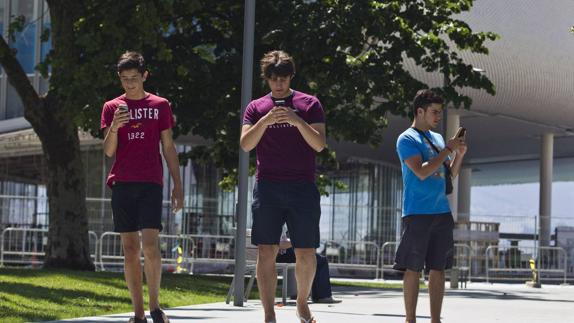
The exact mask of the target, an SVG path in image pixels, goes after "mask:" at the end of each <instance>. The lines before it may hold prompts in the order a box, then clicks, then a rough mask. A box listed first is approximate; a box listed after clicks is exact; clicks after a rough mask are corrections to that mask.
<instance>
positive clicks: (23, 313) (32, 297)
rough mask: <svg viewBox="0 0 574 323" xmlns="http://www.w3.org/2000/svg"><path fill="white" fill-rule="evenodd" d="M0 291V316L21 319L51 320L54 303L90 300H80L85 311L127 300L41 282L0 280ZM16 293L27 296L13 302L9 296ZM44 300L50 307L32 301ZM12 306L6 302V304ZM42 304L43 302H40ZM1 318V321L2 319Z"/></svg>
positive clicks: (103, 307)
mask: <svg viewBox="0 0 574 323" xmlns="http://www.w3.org/2000/svg"><path fill="white" fill-rule="evenodd" d="M0 294H3V295H2V296H1V297H2V302H1V304H0V318H7V317H19V318H21V319H23V320H25V321H38V320H42V321H45V320H53V319H56V318H58V316H55V314H50V312H53V311H54V310H55V309H54V307H56V306H64V307H65V306H66V305H67V304H69V305H70V306H80V305H78V304H77V303H78V302H82V300H93V301H91V302H85V304H82V305H81V306H83V307H84V308H86V311H88V310H89V309H93V310H100V311H102V310H107V309H110V308H112V305H109V304H110V303H124V304H125V303H129V302H130V299H129V297H127V295H126V297H120V296H110V295H102V294H98V293H96V292H90V291H82V290H75V289H66V288H63V287H61V288H51V287H44V286H37V285H33V284H27V283H14V282H2V283H1V284H0ZM11 295H13V296H17V297H22V298H25V299H27V300H28V301H29V302H27V303H24V304H23V303H21V302H16V301H15V298H14V299H11V298H10V296H11ZM37 302H40V303H43V304H45V303H48V304H46V305H47V306H50V308H41V307H40V306H39V305H37V304H35V303H37ZM11 304H12V305H13V306H10V305H11ZM43 306H44V305H43ZM1 321H3V322H4V321H5V320H4V319H2V320H1Z"/></svg>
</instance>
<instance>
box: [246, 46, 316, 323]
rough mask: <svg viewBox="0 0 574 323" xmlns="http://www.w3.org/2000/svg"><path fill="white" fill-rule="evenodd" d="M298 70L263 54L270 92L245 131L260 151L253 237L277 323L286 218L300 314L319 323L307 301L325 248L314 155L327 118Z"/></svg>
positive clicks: (255, 106) (268, 310)
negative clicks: (301, 84) (278, 261)
mask: <svg viewBox="0 0 574 323" xmlns="http://www.w3.org/2000/svg"><path fill="white" fill-rule="evenodd" d="M294 75H295V64H294V63H293V59H292V58H291V57H290V56H289V54H287V53H285V52H283V51H272V52H269V53H267V54H265V55H264V56H263V58H262V59H261V76H262V78H263V79H264V80H265V81H266V82H267V84H268V85H269V87H270V88H271V93H269V94H268V95H266V96H264V97H261V98H259V99H257V100H254V101H252V102H251V103H249V105H248V106H247V108H246V110H245V115H244V116H243V127H242V129H241V142H240V144H241V148H242V149H243V150H245V151H250V150H252V149H253V148H256V151H257V175H256V177H257V182H256V184H255V188H254V189H253V205H252V215H253V228H252V231H251V233H252V236H251V242H252V243H253V244H255V245H257V248H258V256H257V279H258V285H259V292H260V295H261V303H262V304H263V308H264V311H265V322H266V323H269V322H275V310H274V308H273V306H274V300H275V288H276V286H277V274H276V272H275V257H276V256H277V251H278V250H279V238H280V237H281V231H282V228H283V225H284V224H285V223H287V227H288V229H289V234H290V238H291V243H292V245H293V247H294V248H295V255H296V258H297V263H296V269H295V275H296V277H297V317H299V319H300V320H301V322H308V323H312V322H315V320H314V319H313V317H312V315H311V312H310V310H309V307H308V305H307V298H308V297H309V292H310V291H311V285H312V283H313V277H314V275H315V267H316V258H315V249H316V248H317V247H318V246H319V218H320V217H321V206H320V194H319V191H318V190H317V186H316V185H315V155H316V153H317V152H319V151H321V150H323V148H325V142H326V138H325V116H324V112H323V107H322V106H321V103H320V102H319V100H318V99H317V98H316V97H314V96H311V95H308V94H305V93H302V92H299V91H294V90H292V89H291V88H290V83H291V80H292V78H293V76H294Z"/></svg>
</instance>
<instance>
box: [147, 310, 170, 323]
mask: <svg viewBox="0 0 574 323" xmlns="http://www.w3.org/2000/svg"><path fill="white" fill-rule="evenodd" d="M149 314H150V315H151V318H152V320H153V323H169V319H168V318H167V315H165V313H164V312H163V311H162V310H161V309H160V308H158V309H157V310H154V311H153V312H150V313H149Z"/></svg>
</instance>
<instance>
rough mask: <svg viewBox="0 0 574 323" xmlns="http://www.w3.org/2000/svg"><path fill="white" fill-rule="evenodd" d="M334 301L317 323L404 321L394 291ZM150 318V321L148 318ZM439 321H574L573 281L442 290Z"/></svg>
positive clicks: (123, 318)
mask: <svg viewBox="0 0 574 323" xmlns="http://www.w3.org/2000/svg"><path fill="white" fill-rule="evenodd" d="M335 297H336V298H339V299H342V300H343V302H342V303H340V304H335V305H324V304H312V305H311V310H312V311H313V313H314V314H315V317H316V318H317V321H318V322H319V323H367V322H389V323H404V315H403V313H404V310H403V301H402V293H401V291H399V290H376V289H358V288H346V287H338V288H336V289H335ZM166 312H167V313H168V315H169V316H170V318H171V322H172V323H184V322H195V321H197V320H201V322H206V323H210V322H241V323H243V322H245V323H251V322H255V323H261V322H263V311H262V309H261V305H260V303H259V302H258V301H254V300H250V301H249V302H247V303H246V305H245V307H241V308H238V307H233V306H231V305H226V304H225V303H215V304H207V305H195V306H185V307H178V308H172V309H169V310H167V311H166ZM276 312H277V321H278V322H280V323H283V322H291V323H295V322H297V319H296V317H295V306H294V302H291V303H290V304H288V305H287V306H285V307H277V311H276ZM429 314H430V313H429V299H428V294H427V293H426V291H423V292H422V293H421V295H420V297H419V305H418V319H417V322H420V323H425V322H427V323H428V322H430V316H429ZM128 318H129V314H118V315H111V316H102V317H89V318H81V319H75V320H68V321H59V322H81V323H99V322H127V320H128ZM149 322H150V323H151V320H149ZM442 322H443V323H461V322H463V323H478V322H480V323H485V322H488V323H491V322H502V323H514V322H520V323H540V322H574V286H552V285H544V287H543V288H541V289H533V288H529V287H526V286H524V285H506V284H494V285H491V284H484V283H472V284H469V285H468V288H467V289H462V290H450V289H449V290H447V295H446V298H445V302H444V306H443V319H442Z"/></svg>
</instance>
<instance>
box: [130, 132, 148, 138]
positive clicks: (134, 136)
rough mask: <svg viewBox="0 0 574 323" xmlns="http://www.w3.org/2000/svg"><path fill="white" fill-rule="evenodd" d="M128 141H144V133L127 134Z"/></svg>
mask: <svg viewBox="0 0 574 323" xmlns="http://www.w3.org/2000/svg"><path fill="white" fill-rule="evenodd" d="M128 139H129V140H134V139H144V132H139V131H138V132H129V133H128Z"/></svg>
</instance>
